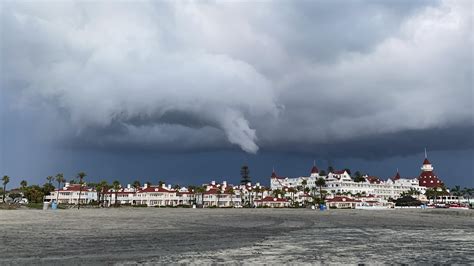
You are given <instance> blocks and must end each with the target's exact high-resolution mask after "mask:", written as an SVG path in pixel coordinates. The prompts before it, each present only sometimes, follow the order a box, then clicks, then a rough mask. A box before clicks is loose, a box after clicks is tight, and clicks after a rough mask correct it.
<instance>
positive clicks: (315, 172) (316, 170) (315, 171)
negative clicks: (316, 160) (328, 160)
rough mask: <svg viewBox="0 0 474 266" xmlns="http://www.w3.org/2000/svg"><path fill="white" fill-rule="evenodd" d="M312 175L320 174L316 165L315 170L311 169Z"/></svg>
mask: <svg viewBox="0 0 474 266" xmlns="http://www.w3.org/2000/svg"><path fill="white" fill-rule="evenodd" d="M311 173H312V174H317V173H319V170H318V168H317V167H316V165H314V166H313V168H311Z"/></svg>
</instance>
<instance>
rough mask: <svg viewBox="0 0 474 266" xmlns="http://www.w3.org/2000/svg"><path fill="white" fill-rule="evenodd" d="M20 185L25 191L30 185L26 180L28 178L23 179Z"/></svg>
mask: <svg viewBox="0 0 474 266" xmlns="http://www.w3.org/2000/svg"><path fill="white" fill-rule="evenodd" d="M20 186H21V190H23V191H25V189H26V187H27V186H28V182H26V180H21V182H20Z"/></svg>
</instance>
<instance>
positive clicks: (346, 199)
mask: <svg viewBox="0 0 474 266" xmlns="http://www.w3.org/2000/svg"><path fill="white" fill-rule="evenodd" d="M326 201H327V202H360V200H355V199H351V198H349V197H344V196H336V197H334V198H332V199H326Z"/></svg>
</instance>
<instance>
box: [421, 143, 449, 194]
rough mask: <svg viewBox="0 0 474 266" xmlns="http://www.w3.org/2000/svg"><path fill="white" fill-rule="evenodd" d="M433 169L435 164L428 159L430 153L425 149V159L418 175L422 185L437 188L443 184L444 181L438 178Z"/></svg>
mask: <svg viewBox="0 0 474 266" xmlns="http://www.w3.org/2000/svg"><path fill="white" fill-rule="evenodd" d="M433 169H434V168H433V165H432V164H431V163H430V161H429V160H428V155H427V154H426V149H425V160H424V161H423V165H422V166H421V174H420V176H419V177H418V182H419V185H420V186H423V187H427V188H437V187H441V186H443V182H442V181H441V180H440V179H439V178H438V176H437V175H436V174H435V172H434V171H433Z"/></svg>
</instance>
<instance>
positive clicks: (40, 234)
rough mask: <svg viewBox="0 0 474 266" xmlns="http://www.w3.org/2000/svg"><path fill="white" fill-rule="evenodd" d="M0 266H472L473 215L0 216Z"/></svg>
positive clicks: (199, 212)
mask: <svg viewBox="0 0 474 266" xmlns="http://www.w3.org/2000/svg"><path fill="white" fill-rule="evenodd" d="M0 228H1V230H0V250H1V251H2V252H1V253H2V254H1V256H0V264H2V265H3V264H15V265H17V264H44V265H46V264H48V265H51V264H71V263H73V264H104V263H106V264H137V263H139V264H159V263H170V262H178V263H248V264H251V263H269V264H272V263H314V264H320V263H338V264H339V263H374V264H378V263H408V264H412V263H430V264H431V263H462V264H472V263H474V253H473V252H472V251H473V250H474V229H473V228H474V211H472V210H462V211H461V210H459V211H455V210H420V209H405V210H400V209H397V210H386V211H363V210H330V211H325V212H320V211H314V210H309V209H159V208H119V209H81V210H77V209H69V210H56V211H51V210H50V211H41V210H12V211H0Z"/></svg>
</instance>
